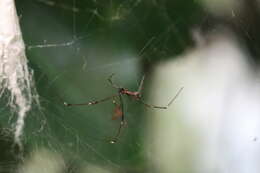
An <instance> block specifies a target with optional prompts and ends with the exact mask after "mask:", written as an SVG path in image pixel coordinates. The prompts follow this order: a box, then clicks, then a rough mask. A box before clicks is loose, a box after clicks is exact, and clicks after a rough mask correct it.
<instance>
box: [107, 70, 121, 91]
mask: <svg viewBox="0 0 260 173" xmlns="http://www.w3.org/2000/svg"><path fill="white" fill-rule="evenodd" d="M114 75H115V74H114V73H113V74H111V75H110V76H109V78H108V79H107V80H108V82H109V84H110V85H111V86H112V87H114V88H117V89H119V88H120V87H119V86H118V85H116V84H114V82H113V80H112V78H113V76H114Z"/></svg>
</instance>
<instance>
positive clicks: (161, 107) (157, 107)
mask: <svg viewBox="0 0 260 173" xmlns="http://www.w3.org/2000/svg"><path fill="white" fill-rule="evenodd" d="M183 88H184V87H181V88H180V89H179V91H178V92H177V93H176V95H175V96H174V97H173V98H172V99H171V100H170V102H169V103H168V104H167V105H166V106H156V105H151V104H147V103H145V102H144V101H143V100H139V101H140V102H141V103H142V104H143V105H145V106H146V107H149V108H155V109H167V108H168V107H169V106H171V104H172V103H173V102H174V101H175V100H176V98H177V97H178V96H179V94H180V93H181V91H182V90H183Z"/></svg>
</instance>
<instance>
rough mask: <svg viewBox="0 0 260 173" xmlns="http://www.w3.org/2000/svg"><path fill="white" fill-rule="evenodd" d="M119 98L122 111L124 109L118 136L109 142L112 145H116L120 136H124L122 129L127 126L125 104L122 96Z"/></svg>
mask: <svg viewBox="0 0 260 173" xmlns="http://www.w3.org/2000/svg"><path fill="white" fill-rule="evenodd" d="M118 97H119V100H120V105H121V109H122V116H121V120H120V124H119V128H118V130H117V133H116V135H115V136H114V137H113V138H112V139H111V140H110V141H109V142H110V143H111V144H114V143H116V142H117V141H118V139H119V137H120V135H121V134H122V128H123V127H124V125H125V124H126V121H125V116H124V104H123V99H122V95H121V94H119V95H118Z"/></svg>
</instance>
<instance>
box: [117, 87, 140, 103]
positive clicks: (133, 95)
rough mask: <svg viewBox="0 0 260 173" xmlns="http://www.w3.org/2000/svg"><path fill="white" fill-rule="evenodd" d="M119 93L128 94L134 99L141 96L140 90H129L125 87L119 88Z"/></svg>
mask: <svg viewBox="0 0 260 173" xmlns="http://www.w3.org/2000/svg"><path fill="white" fill-rule="evenodd" d="M119 93H120V94H122V95H127V96H130V97H132V98H133V99H135V100H139V99H140V98H141V95H140V92H137V91H129V90H128V89H126V88H120V89H119Z"/></svg>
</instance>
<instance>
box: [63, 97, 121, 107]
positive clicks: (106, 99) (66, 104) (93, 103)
mask: <svg viewBox="0 0 260 173" xmlns="http://www.w3.org/2000/svg"><path fill="white" fill-rule="evenodd" d="M116 96H117V95H112V96H109V97H106V98H103V99H101V100H96V101H91V102H87V103H76V104H72V103H67V102H64V103H63V104H64V105H65V106H89V105H95V104H98V103H102V102H105V101H108V100H110V99H112V98H114V97H116Z"/></svg>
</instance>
